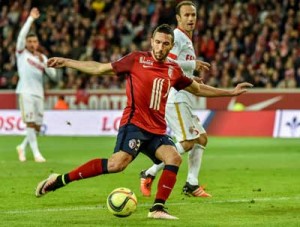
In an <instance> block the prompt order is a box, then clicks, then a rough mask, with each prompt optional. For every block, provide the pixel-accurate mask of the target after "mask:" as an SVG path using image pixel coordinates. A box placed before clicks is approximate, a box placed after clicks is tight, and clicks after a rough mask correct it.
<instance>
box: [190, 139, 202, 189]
mask: <svg viewBox="0 0 300 227" xmlns="http://www.w3.org/2000/svg"><path fill="white" fill-rule="evenodd" d="M203 151H204V147H203V146H201V145H200V144H195V145H194V147H193V149H192V150H190V151H189V159H188V164H189V170H188V176H187V182H188V183H190V184H191V185H199V182H198V176H199V172H200V167H201V162H202V155H203Z"/></svg>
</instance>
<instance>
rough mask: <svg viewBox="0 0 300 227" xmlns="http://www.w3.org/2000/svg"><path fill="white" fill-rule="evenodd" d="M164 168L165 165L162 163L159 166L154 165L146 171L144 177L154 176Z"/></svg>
mask: <svg viewBox="0 0 300 227" xmlns="http://www.w3.org/2000/svg"><path fill="white" fill-rule="evenodd" d="M164 167H165V164H164V163H163V162H162V163H160V164H154V165H152V166H151V167H150V168H149V169H147V170H146V172H145V174H146V175H149V174H150V175H151V176H154V177H155V176H156V174H157V173H158V172H159V171H161V170H162V169H163V168H164Z"/></svg>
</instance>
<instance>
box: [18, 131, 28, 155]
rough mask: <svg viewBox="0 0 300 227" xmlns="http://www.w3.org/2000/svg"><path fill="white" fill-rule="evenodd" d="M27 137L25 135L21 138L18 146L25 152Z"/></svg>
mask: <svg viewBox="0 0 300 227" xmlns="http://www.w3.org/2000/svg"><path fill="white" fill-rule="evenodd" d="M28 142H29V141H28V138H27V135H26V136H25V138H24V139H23V141H22V143H21V144H20V145H19V146H20V148H21V149H22V150H23V151H24V152H25V150H26V147H27V144H28Z"/></svg>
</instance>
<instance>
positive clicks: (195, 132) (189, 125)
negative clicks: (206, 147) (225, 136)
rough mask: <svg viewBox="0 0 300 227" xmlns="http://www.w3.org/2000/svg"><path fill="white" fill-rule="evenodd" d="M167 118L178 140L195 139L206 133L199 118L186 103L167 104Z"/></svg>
mask: <svg viewBox="0 0 300 227" xmlns="http://www.w3.org/2000/svg"><path fill="white" fill-rule="evenodd" d="M166 120H167V123H168V126H169V127H170V129H171V131H172V133H173V134H174V136H175V138H176V140H177V141H179V142H181V141H185V140H193V139H196V138H198V137H199V136H200V134H202V133H205V129H204V128H203V126H202V124H201V122H200V120H199V118H198V117H197V116H196V115H193V112H192V109H191V108H190V106H189V105H187V104H185V103H175V104H167V107H166Z"/></svg>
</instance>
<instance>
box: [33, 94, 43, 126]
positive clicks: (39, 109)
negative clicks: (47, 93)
mask: <svg viewBox="0 0 300 227" xmlns="http://www.w3.org/2000/svg"><path fill="white" fill-rule="evenodd" d="M34 109H35V114H36V120H35V123H36V124H37V125H42V124H43V119H44V100H43V99H42V98H40V97H37V96H34Z"/></svg>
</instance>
